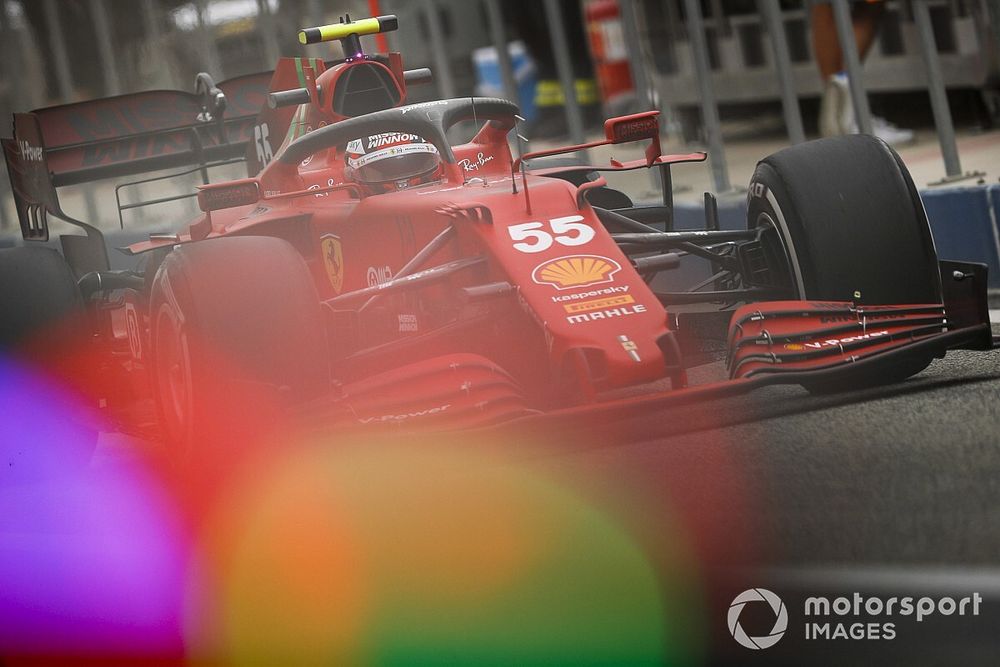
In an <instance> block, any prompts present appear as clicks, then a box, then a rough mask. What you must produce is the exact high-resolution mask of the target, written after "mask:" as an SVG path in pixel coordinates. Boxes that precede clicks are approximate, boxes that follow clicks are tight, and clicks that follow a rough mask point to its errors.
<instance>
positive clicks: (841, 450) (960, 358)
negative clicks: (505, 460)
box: [553, 325, 1000, 567]
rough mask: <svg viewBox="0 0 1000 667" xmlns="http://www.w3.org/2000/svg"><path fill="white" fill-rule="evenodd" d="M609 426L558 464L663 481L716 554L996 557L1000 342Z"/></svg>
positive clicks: (891, 560)
mask: <svg viewBox="0 0 1000 667" xmlns="http://www.w3.org/2000/svg"><path fill="white" fill-rule="evenodd" d="M997 332H998V327H997V325H994V333H997ZM720 370H721V369H720V368H719V367H718V366H711V367H706V368H704V369H701V370H700V374H701V375H702V376H703V377H702V378H699V379H700V380H701V381H705V380H712V379H717V375H718V374H719V373H720ZM614 430H615V431H617V433H618V434H619V436H618V437H608V436H606V435H604V436H598V437H597V438H594V437H591V438H588V439H587V440H586V442H585V444H583V445H581V447H580V448H579V449H574V448H572V447H569V449H568V450H566V451H563V452H560V453H559V454H558V455H557V456H556V458H554V460H553V461H554V463H556V465H558V466H559V467H561V468H565V469H567V470H570V471H573V470H575V471H578V472H580V473H581V474H583V473H585V472H586V471H587V470H588V469H594V470H596V469H600V470H602V471H604V475H606V476H609V477H611V478H617V479H625V480H628V479H633V478H636V479H643V480H651V479H652V480H659V481H658V484H659V485H660V486H661V487H662V488H664V489H667V490H668V491H667V493H668V494H669V496H670V498H671V502H672V504H673V506H674V511H675V512H676V513H677V514H679V515H680V516H681V517H687V518H688V522H687V523H688V524H689V528H690V529H691V530H692V531H693V532H694V533H696V534H698V535H700V537H699V538H698V539H699V540H700V544H701V547H702V548H701V549H700V550H701V551H702V552H703V553H702V556H703V557H705V558H707V559H708V560H710V561H711V562H717V563H719V564H720V565H725V564H731V565H733V566H747V565H766V566H778V567H785V566H803V565H816V564H827V565H829V564H844V565H851V566H858V565H864V564H877V565H880V566H882V565H907V566H909V565H914V566H927V565H930V566H934V565H947V566H959V567H969V566H972V567H975V566H996V565H998V559H1000V350H993V351H989V352H971V351H954V352H949V353H948V354H947V356H946V357H945V358H944V359H939V360H935V361H934V362H932V364H931V365H930V366H929V367H928V368H927V369H926V370H924V371H923V372H921V373H920V374H918V375H917V376H914V377H913V378H911V379H909V380H907V381H906V382H903V383H899V384H895V385H890V386H884V387H878V388H870V389H865V390H859V391H851V392H845V393H840V394H834V395H826V396H814V395H811V394H809V393H808V392H806V391H805V390H804V389H801V388H799V387H794V386H778V387H766V388H763V389H759V390H756V391H753V392H751V393H750V394H747V395H744V396H740V397H734V398H727V399H722V400H717V401H711V402H710V403H706V404H701V405H698V406H694V407H685V408H683V409H679V410H673V411H664V412H662V413H651V414H644V415H642V416H640V417H637V418H631V419H630V420H629V422H628V423H627V424H625V425H623V426H621V427H614ZM595 440H600V442H595Z"/></svg>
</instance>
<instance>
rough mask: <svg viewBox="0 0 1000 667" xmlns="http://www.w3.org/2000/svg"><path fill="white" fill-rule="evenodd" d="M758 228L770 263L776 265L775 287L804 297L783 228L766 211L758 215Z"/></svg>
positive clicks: (773, 274) (798, 296) (774, 272)
mask: <svg viewBox="0 0 1000 667" xmlns="http://www.w3.org/2000/svg"><path fill="white" fill-rule="evenodd" d="M756 228H757V229H760V230H761V235H760V242H761V246H762V247H763V248H764V253H765V257H766V258H767V262H768V265H769V266H771V267H774V270H773V271H772V276H773V278H774V283H775V287H778V288H780V289H787V290H788V292H789V293H790V294H792V295H794V297H795V298H796V299H802V298H803V295H802V294H799V293H798V292H799V290H798V289H797V287H796V281H795V267H794V266H792V261H793V260H792V257H791V253H789V252H788V247H787V245H786V244H787V243H788V241H787V240H786V239H785V237H784V235H783V234H782V233H781V229H779V228H778V225H777V224H775V222H774V220H773V219H772V218H771V216H770V215H768V214H767V213H766V212H762V213H760V215H758V216H757V221H756Z"/></svg>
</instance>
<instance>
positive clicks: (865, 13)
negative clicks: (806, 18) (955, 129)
mask: <svg viewBox="0 0 1000 667" xmlns="http://www.w3.org/2000/svg"><path fill="white" fill-rule="evenodd" d="M884 14H885V2H884V0H863V1H856V2H852V3H851V20H852V21H851V22H852V24H853V27H854V40H855V42H856V43H857V45H858V56H859V57H860V59H861V61H862V63H863V62H864V59H865V56H866V55H867V54H868V51H869V49H871V46H872V43H874V41H875V37H876V35H878V29H879V24H880V23H881V20H882V16H883V15H884ZM810 19H811V22H812V42H813V52H814V55H815V57H816V64H817V66H818V67H819V74H820V77H821V78H822V81H823V97H822V100H821V102H820V108H819V132H820V134H821V135H822V136H824V137H835V136H839V135H842V134H855V133H857V132H858V122H857V119H856V118H855V117H854V103H853V100H852V99H851V89H850V86H849V85H848V79H847V72H846V71H844V54H843V51H842V50H841V48H840V41H839V40H838V38H837V25H836V22H835V21H834V18H833V5H831V4H830V3H829V2H814V4H813V6H812V13H811V16H810ZM872 133H873V134H874V135H875V136H877V137H879V138H880V139H882V140H883V141H885V142H886V143H888V144H892V145H899V144H905V143H909V142H911V141H913V136H914V135H913V130H908V129H905V128H901V127H897V126H895V125H893V124H892V123H890V122H889V121H888V120H886V119H885V118H881V117H879V116H872Z"/></svg>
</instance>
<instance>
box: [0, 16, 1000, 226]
mask: <svg viewBox="0 0 1000 667" xmlns="http://www.w3.org/2000/svg"><path fill="white" fill-rule="evenodd" d="M811 2H813V0H586V1H581V0H531V1H525V0H381V2H368V1H365V0H353V1H352V0H195V1H193V2H192V1H187V2H185V1H184V0H0V9H2V11H0V33H2V35H0V44H2V54H0V68H2V77H0V117H2V118H3V119H4V120H3V121H2V123H3V125H2V126H0V134H3V135H9V133H10V123H9V118H10V114H11V113H12V112H13V111H23V110H29V109H33V108H38V107H42V106H48V105H53V104H61V103H66V102H71V101H78V100H85V99H91V98H95V97H102V96H107V95H115V94H122V93H128V92H133V91H138V90H146V89H152V88H179V89H183V90H193V87H194V77H195V74H196V73H198V72H200V71H207V72H209V73H211V74H212V75H213V76H214V77H215V79H216V80H222V79H226V78H230V77H234V76H238V75H241V74H246V73H251V72H257V71H262V70H268V69H270V68H271V67H272V65H273V63H274V61H275V59H276V58H277V57H278V56H281V55H306V54H308V55H311V56H318V55H322V56H327V57H339V56H340V54H339V53H338V52H336V50H337V49H338V48H339V47H336V46H334V47H332V48H333V51H332V52H331V51H330V50H329V48H330V47H327V46H324V45H319V46H313V47H303V46H301V45H299V43H298V41H297V39H296V32H297V30H298V29H299V28H301V27H305V26H308V25H317V24H322V23H330V22H335V21H337V20H338V18H339V17H340V16H342V15H345V14H350V15H351V16H354V17H356V18H357V17H362V16H367V15H369V14H370V13H372V11H373V9H377V10H378V11H381V12H382V13H395V14H397V15H398V16H399V19H400V30H399V31H398V32H394V33H390V34H388V35H387V38H388V46H389V47H390V48H391V49H393V50H399V51H401V52H402V53H403V55H404V58H405V61H406V63H407V65H408V66H410V67H424V66H428V67H431V68H432V69H433V70H434V72H435V77H436V78H435V85H433V86H426V87H424V88H422V89H414V93H415V97H414V98H413V99H412V100H411V101H420V100H423V99H428V98H431V97H436V96H445V97H450V96H455V95H470V94H473V93H474V92H477V93H480V94H501V95H506V96H508V97H511V98H514V99H515V100H516V101H518V102H519V103H520V104H521V106H522V109H523V110H524V114H525V115H526V116H528V117H529V119H531V120H532V121H534V122H533V123H532V124H531V125H530V127H531V128H532V130H533V133H532V136H531V137H530V138H531V139H532V140H542V141H545V140H558V139H560V138H563V137H565V138H567V139H569V140H573V141H580V140H582V139H583V136H584V135H585V134H587V133H588V132H592V131H595V130H596V129H597V128H598V127H599V121H600V118H601V117H603V116H604V115H605V114H610V113H620V112H627V111H632V110H638V109H643V108H649V107H656V108H660V109H661V110H663V111H664V112H665V122H664V126H665V127H666V128H667V129H668V130H669V132H670V135H671V137H672V141H674V142H677V143H680V144H684V145H686V146H687V145H690V146H693V147H707V148H709V149H710V153H711V155H712V158H711V162H710V165H711V172H710V182H709V183H706V185H707V186H708V187H710V188H711V189H714V190H715V191H717V192H720V193H725V192H731V191H735V190H736V189H737V188H735V187H734V186H733V183H739V182H740V179H739V178H734V177H733V175H732V174H731V173H730V172H731V171H737V172H741V173H739V174H737V176H740V177H742V176H743V174H742V171H745V167H744V166H741V165H743V163H744V162H747V159H748V158H747V157H746V155H751V156H755V157H753V158H752V159H756V158H759V157H761V156H762V155H763V153H760V151H761V150H764V149H765V148H766V149H768V150H770V149H773V148H776V147H780V146H781V145H787V143H790V142H797V141H801V140H802V139H803V138H806V137H812V136H815V135H816V132H817V123H816V117H817V109H818V106H819V102H818V100H819V95H820V93H821V90H822V86H823V82H822V80H821V78H820V77H819V75H818V74H817V70H816V64H815V63H814V56H813V48H812V45H811V42H810V40H811V35H810V25H809V9H810V3H811ZM834 5H835V7H836V6H837V5H839V7H837V10H838V12H839V14H838V18H842V17H843V16H846V14H845V12H847V11H849V10H848V9H847V8H848V7H849V3H848V1H847V0H835V2H834ZM886 7H887V9H886V13H885V17H884V18H883V21H882V27H881V29H880V31H879V34H878V38H877V40H876V42H875V45H874V48H873V49H872V52H871V55H870V57H869V58H868V59H867V61H866V63H865V65H864V68H863V75H862V70H860V69H857V71H852V72H851V74H852V76H851V79H852V84H853V85H855V86H859V88H858V90H863V91H865V94H862V95H861V96H860V97H861V98H862V99H860V100H858V99H855V107H856V109H857V111H858V112H859V113H858V121H859V124H860V125H861V127H862V128H864V127H865V123H866V122H868V123H870V119H869V118H868V116H867V114H868V108H867V107H868V101H869V100H871V102H872V105H873V106H874V108H875V109H876V110H877V111H878V112H879V113H881V114H882V115H886V116H889V117H890V118H892V119H893V120H897V119H898V120H897V122H906V123H909V124H910V125H913V126H916V127H918V129H920V128H923V130H924V132H923V133H922V134H921V133H920V132H918V137H921V136H922V137H923V139H924V140H925V141H929V142H930V143H931V145H932V146H933V144H934V143H940V153H939V154H938V155H937V157H936V159H939V161H938V162H936V165H939V166H936V167H935V169H936V170H937V172H939V173H938V176H948V177H949V178H952V179H954V178H957V177H960V176H964V175H966V171H963V169H962V167H961V166H960V164H959V150H958V147H957V144H956V141H955V128H956V127H957V128H958V131H959V133H960V134H961V133H963V132H964V133H966V134H968V133H970V132H971V133H980V132H989V131H991V129H992V128H993V127H994V125H995V124H996V123H997V122H998V121H1000V94H998V85H1000V77H998V72H1000V66H998V59H1000V29H998V25H1000V2H998V0H889V1H888V2H887V3H886ZM840 27H841V28H843V25H841V26H840ZM365 43H366V46H367V47H368V48H369V49H371V50H375V48H376V43H375V40H374V38H365ZM499 44H503V45H505V46H506V48H501V49H497V48H496V46H497V45H499ZM581 60H586V61H587V62H585V63H583V65H581V64H580V61H581ZM847 60H848V69H851V67H850V66H851V62H850V58H848V59H847ZM582 70H586V74H581V71H582ZM588 81H589V83H588ZM546 86H548V87H546ZM855 97H858V96H855ZM931 103H933V104H931ZM963 136H964V135H963ZM760 137H765V138H769V140H768V142H765V144H766V145H756V144H754V147H753V148H751V149H747V150H743V149H741V148H740V147H741V142H747V141H759V138H760ZM998 157H1000V156H998ZM929 173H931V172H929ZM935 173H936V172H935ZM973 173H974V174H975V175H977V176H980V175H981V174H979V172H976V171H975V170H973ZM234 175H238V174H237V173H236V172H234ZM925 180H928V181H929V180H930V177H929V176H928V178H927V179H925ZM945 180H946V179H942V182H945ZM193 185H194V181H193V180H192V181H191V183H190V184H187V185H183V184H182V187H193ZM682 185H683V183H682ZM109 187H110V186H109V185H104V186H103V187H102V186H101V185H97V186H93V187H87V188H78V189H77V190H76V191H75V192H71V193H69V194H67V195H64V196H65V197H67V199H66V200H64V204H65V207H66V208H67V210H75V211H76V212H77V213H78V215H79V216H80V217H83V218H84V219H89V220H92V221H94V222H96V223H97V224H98V225H99V226H103V227H110V226H117V224H118V216H117V212H116V211H115V207H114V201H113V200H114V197H113V190H109V189H108V188H109ZM109 192H110V193H112V194H109ZM109 198H110V205H109ZM182 206H187V207H190V206H191V202H190V201H188V202H186V203H184V204H183V205H182ZM190 212H191V211H190V210H185V211H184V213H190ZM132 218H134V222H135V223H136V224H139V225H140V226H142V225H146V224H153V223H157V222H158V218H157V217H156V215H155V214H153V213H152V212H150V211H144V210H142V209H137V210H136V211H135V215H134V216H130V220H131V219H132ZM16 229H17V222H16V216H15V214H14V210H13V207H12V205H11V202H10V198H9V184H8V181H7V178H6V174H3V175H2V178H0V235H3V234H13V233H14V232H15V230H16Z"/></svg>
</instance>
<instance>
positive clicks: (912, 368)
mask: <svg viewBox="0 0 1000 667" xmlns="http://www.w3.org/2000/svg"><path fill="white" fill-rule="evenodd" d="M747 216H748V221H747V222H748V225H749V227H750V228H751V229H754V228H758V229H762V230H763V234H762V240H763V241H764V245H765V252H766V253H767V254H768V255H769V256H770V257H777V258H779V260H778V261H777V262H776V263H775V268H774V273H775V275H774V276H773V277H774V282H775V284H778V285H783V286H785V287H787V288H788V291H789V293H790V294H793V295H794V296H795V298H798V299H804V300H811V301H852V302H854V303H857V304H862V305H863V304H939V303H941V302H942V291H941V278H940V272H939V269H938V261H937V253H936V252H935V249H934V241H933V238H932V237H931V231H930V226H929V225H928V223H927V214H926V213H925V212H924V207H923V203H922V202H921V201H920V196H919V195H918V194H917V190H916V188H915V187H914V185H913V179H912V178H911V177H910V174H909V172H908V171H907V170H906V167H905V166H904V165H903V163H902V161H901V160H900V159H899V156H898V155H897V154H896V152H895V151H893V150H892V148H890V147H889V146H888V145H887V144H886V143H885V142H883V141H882V140H880V139H877V138H875V137H872V136H868V135H860V134H858V135H850V136H844V137H834V138H829V139H820V140H818V141H810V142H806V143H803V144H799V145H797V146H792V147H791V148H786V149H784V150H781V151H778V152H777V153H774V154H773V155H771V156H769V157H767V158H765V159H763V160H761V161H760V162H759V163H758V165H757V169H756V170H755V172H754V175H753V178H752V179H751V181H750V188H749V193H748V205H747ZM781 257H784V258H785V259H786V261H785V262H784V265H783V266H782V262H781V261H780V258H781ZM930 361H931V359H930V358H918V359H911V360H905V361H902V362H899V363H898V364H896V365H895V366H894V367H892V368H890V369H888V370H886V371H885V372H883V373H881V374H880V375H879V377H877V378H870V379H869V380H867V381H865V383H866V384H883V383H889V382H896V381H900V380H903V379H905V378H907V377H909V376H910V375H913V374H915V373H918V372H920V371H921V370H923V369H924V368H926V366H927V365H928V364H929V363H930ZM855 384H856V381H855ZM808 388H809V389H810V390H811V391H827V390H831V389H841V388H842V387H834V386H832V385H824V386H822V387H820V386H810V387H808Z"/></svg>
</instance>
